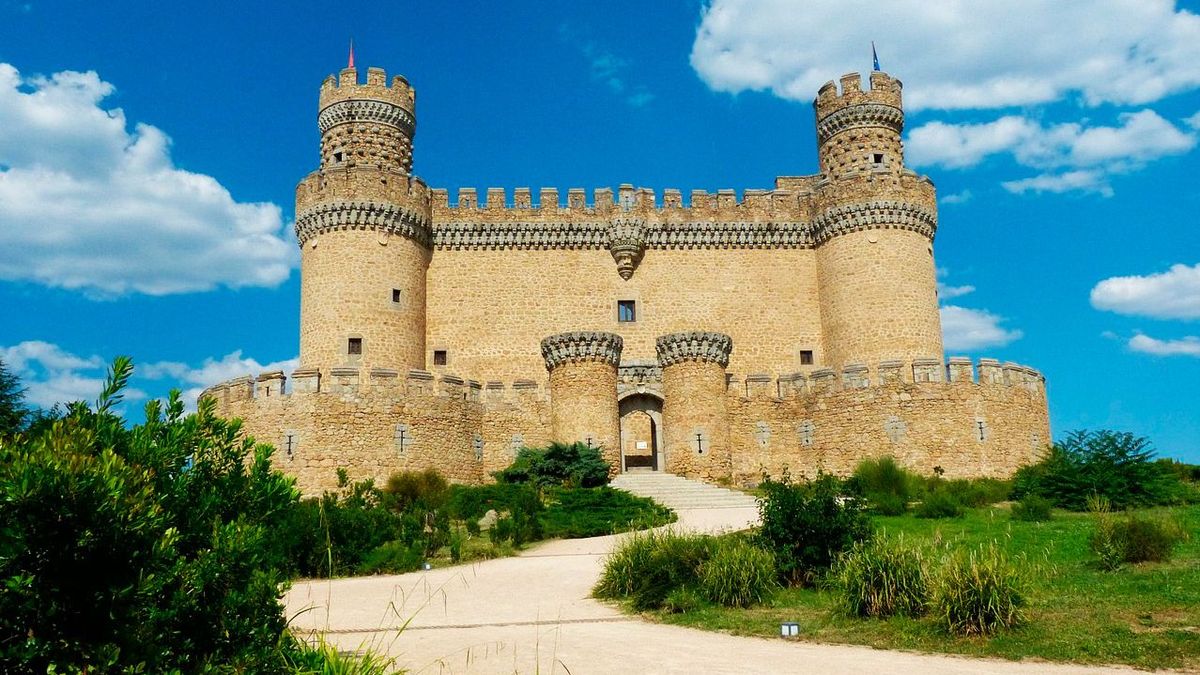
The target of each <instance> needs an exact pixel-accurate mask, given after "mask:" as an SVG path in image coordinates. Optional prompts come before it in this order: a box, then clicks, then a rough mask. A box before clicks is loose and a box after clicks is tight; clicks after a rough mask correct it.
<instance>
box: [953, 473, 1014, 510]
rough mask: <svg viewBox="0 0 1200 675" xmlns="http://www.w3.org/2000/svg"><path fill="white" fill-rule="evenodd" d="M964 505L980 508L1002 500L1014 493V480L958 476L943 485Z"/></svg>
mask: <svg viewBox="0 0 1200 675" xmlns="http://www.w3.org/2000/svg"><path fill="white" fill-rule="evenodd" d="M941 488H942V489H943V490H945V492H946V493H948V494H949V495H951V496H952V497H954V498H955V499H956V500H957V501H958V503H960V504H962V505H963V506H971V507H975V508H979V507H982V506H988V505H990V504H995V503H996V502H1002V501H1004V500H1006V499H1008V498H1009V495H1010V494H1012V482H1011V481H1006V480H997V479H995V478H970V479H967V478H956V479H953V480H948V481H944V485H942V486H941Z"/></svg>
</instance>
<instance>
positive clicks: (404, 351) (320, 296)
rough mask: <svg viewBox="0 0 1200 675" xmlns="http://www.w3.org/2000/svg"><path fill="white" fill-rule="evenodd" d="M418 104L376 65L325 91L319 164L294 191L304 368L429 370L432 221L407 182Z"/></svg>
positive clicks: (424, 199) (426, 204) (423, 190)
mask: <svg viewBox="0 0 1200 675" xmlns="http://www.w3.org/2000/svg"><path fill="white" fill-rule="evenodd" d="M415 103H416V98H415V94H414V92H413V90H412V88H411V87H410V86H409V85H408V82H407V81H406V80H405V79H404V78H403V77H400V76H396V77H395V78H393V80H392V82H391V84H390V85H389V83H388V81H387V75H386V74H385V73H384V71H383V70H382V69H380V68H369V69H368V70H367V82H366V84H359V83H358V72H357V71H356V70H355V69H354V68H347V69H345V70H343V71H342V72H341V76H340V78H338V79H336V80H335V79H334V77H333V76H330V77H329V78H327V79H326V80H325V82H324V84H322V86H321V95H320V105H319V113H318V115H317V123H318V126H319V127H320V130H321V168H320V169H319V170H317V171H316V172H314V173H312V174H310V175H309V176H308V177H307V178H305V179H304V180H303V181H302V182H301V183H300V185H299V186H298V187H297V188H296V238H297V240H298V241H299V243H300V250H301V256H300V365H301V366H302V367H315V368H320V369H322V370H326V369H328V368H331V367H336V366H357V367H363V368H369V367H376V366H378V367H386V368H402V369H406V368H424V367H425V273H426V269H427V268H428V266H429V256H430V245H431V244H430V237H431V234H430V233H431V230H430V228H431V220H432V215H431V210H430V209H431V206H430V195H429V189H428V188H427V187H426V186H425V184H424V183H423V182H421V180H420V179H418V178H414V177H412V176H411V175H410V171H411V169H412V139H413V132H414V130H415V126H416V120H415V116H414V110H415Z"/></svg>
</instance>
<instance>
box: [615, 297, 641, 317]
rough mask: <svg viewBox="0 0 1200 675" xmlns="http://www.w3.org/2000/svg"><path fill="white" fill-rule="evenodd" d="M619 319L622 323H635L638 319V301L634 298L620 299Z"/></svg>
mask: <svg viewBox="0 0 1200 675" xmlns="http://www.w3.org/2000/svg"><path fill="white" fill-rule="evenodd" d="M617 321H620V322H621V323H633V322H634V321H637V303H636V302H634V301H633V300H618V301H617Z"/></svg>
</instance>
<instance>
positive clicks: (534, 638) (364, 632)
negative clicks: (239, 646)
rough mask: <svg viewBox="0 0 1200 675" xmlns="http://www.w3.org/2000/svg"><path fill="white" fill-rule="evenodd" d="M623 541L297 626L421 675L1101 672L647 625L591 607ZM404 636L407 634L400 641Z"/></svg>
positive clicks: (368, 602)
mask: <svg viewBox="0 0 1200 675" xmlns="http://www.w3.org/2000/svg"><path fill="white" fill-rule="evenodd" d="M679 515H680V519H679V523H678V524H677V525H676V527H679V528H685V529H694V530H702V531H721V530H731V529H740V528H743V527H745V526H746V525H748V524H749V523H751V522H753V521H754V520H755V519H756V517H757V513H756V512H755V511H754V509H695V510H686V511H681V512H680V514H679ZM616 540H617V537H596V538H593V539H577V540H570V541H553V542H547V543H545V544H542V545H540V546H537V547H534V548H531V549H530V550H529V551H526V552H525V553H523V554H522V555H520V556H518V557H514V558H502V559H499V560H489V561H486V562H481V563H476V564H472V565H460V566H457V567H450V568H444V569H435V570H430V571H426V572H415V573H411V574H402V575H396V576H378V577H360V578H355V579H339V580H335V581H312V582H297V583H296V584H295V585H294V586H293V587H292V589H291V591H290V592H289V593H288V595H287V597H286V598H285V601H286V604H287V610H288V615H289V616H292V615H296V618H295V619H294V620H293V622H292V623H293V626H295V627H296V628H298V629H301V630H306V629H311V630H317V631H320V632H323V633H325V635H326V638H327V639H328V640H330V641H332V642H334V643H335V644H337V645H338V646H339V648H341V649H346V650H356V649H363V648H372V649H375V650H377V651H386V652H387V653H389V654H391V655H393V656H397V657H398V658H399V663H400V664H402V665H404V666H405V667H407V668H409V669H410V671H411V672H419V673H563V674H566V673H570V674H571V675H585V674H588V673H916V674H919V675H939V674H941V673H1041V672H1045V673H1062V674H1064V675H1065V674H1067V673H1081V674H1082V673H1098V672H1123V673H1129V672H1131V671H1128V670H1121V669H1113V670H1110V671H1105V670H1104V669H1100V668H1096V667H1093V666H1087V667H1084V666H1062V665H1050V664H1041V663H1014V662H1010V661H997V660H984V659H967V658H960V657H954V656H942V655H928V654H914V653H908V652H892V651H884V650H877V649H871V648H867V647H852V646H842V645H822V644H812V643H805V642H794V641H785V640H783V639H762V638H753V637H738V636H733V635H725V634H721V633H710V632H705V631H700V630H694V629H690V628H681V627H677V626H667V625H662V624H655V623H649V622H646V621H642V620H640V619H638V618H636V617H631V616H629V615H626V614H623V613H621V612H620V611H618V610H617V609H616V608H614V607H612V606H610V605H607V604H605V603H601V602H598V601H596V600H593V599H591V598H590V597H589V594H590V592H591V587H592V585H593V584H594V583H595V580H596V579H597V577H598V576H599V574H600V569H601V561H602V559H603V557H604V555H605V554H606V553H607V552H608V551H609V550H610V549H611V548H612V546H613V543H614V542H615V541H616ZM401 629H403V630H401Z"/></svg>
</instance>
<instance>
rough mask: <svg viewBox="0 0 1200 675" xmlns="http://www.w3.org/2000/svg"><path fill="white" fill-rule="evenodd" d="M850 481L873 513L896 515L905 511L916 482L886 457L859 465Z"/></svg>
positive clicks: (910, 475)
mask: <svg viewBox="0 0 1200 675" xmlns="http://www.w3.org/2000/svg"><path fill="white" fill-rule="evenodd" d="M851 482H852V484H853V487H855V488H857V490H858V491H859V492H860V493H861V494H862V496H863V497H864V498H865V499H866V500H867V503H868V504H870V505H871V508H872V509H873V510H874V511H875V512H877V513H880V514H882V515H885V516H898V515H900V514H902V513H904V512H905V511H907V510H908V502H909V500H910V499H911V498H912V494H913V489H914V487H915V486H916V485H917V484H918V483H919V480H918V479H917V478H916V476H913V475H912V474H910V473H909V472H908V471H906V470H904V468H902V467H901V466H900V465H899V464H897V463H896V460H895V459H894V458H892V457H890V456H885V457H880V458H878V459H867V460H863V461H862V462H861V463H859V465H858V467H857V468H856V469H855V470H854V476H853V478H852V479H851Z"/></svg>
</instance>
